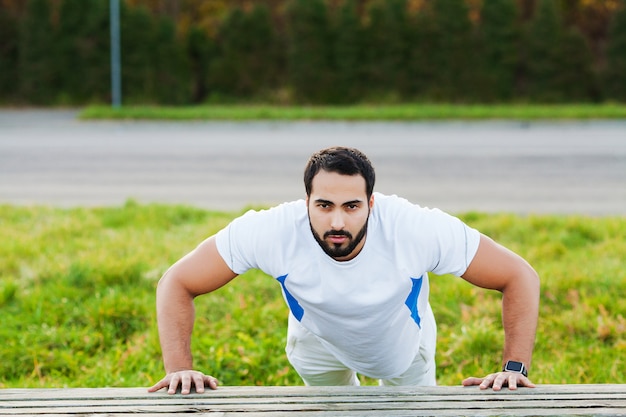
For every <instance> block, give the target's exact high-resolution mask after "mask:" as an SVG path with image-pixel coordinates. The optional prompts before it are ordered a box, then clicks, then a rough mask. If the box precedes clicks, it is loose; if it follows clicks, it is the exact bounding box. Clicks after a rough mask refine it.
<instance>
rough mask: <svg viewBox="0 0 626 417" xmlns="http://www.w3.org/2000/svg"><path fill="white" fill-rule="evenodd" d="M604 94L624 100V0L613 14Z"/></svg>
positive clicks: (625, 6) (625, 89)
mask: <svg viewBox="0 0 626 417" xmlns="http://www.w3.org/2000/svg"><path fill="white" fill-rule="evenodd" d="M605 90H606V96H607V97H609V98H611V99H614V100H619V101H623V102H626V1H624V0H622V1H621V7H620V9H619V10H618V11H617V13H615V15H614V16H613V19H612V20H611V25H610V26H609V38H608V48H607V72H606V81H605Z"/></svg>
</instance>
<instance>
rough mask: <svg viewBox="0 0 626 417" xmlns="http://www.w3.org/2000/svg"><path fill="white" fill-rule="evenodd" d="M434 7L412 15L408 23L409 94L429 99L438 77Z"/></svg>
mask: <svg viewBox="0 0 626 417" xmlns="http://www.w3.org/2000/svg"><path fill="white" fill-rule="evenodd" d="M434 21H435V19H434V12H433V10H432V8H425V9H423V10H421V11H419V12H418V13H416V14H415V15H413V16H411V17H410V20H409V24H408V29H407V30H408V34H407V39H408V47H407V49H408V51H407V54H408V56H407V60H408V62H407V71H408V77H409V82H408V90H407V92H406V93H407V94H406V95H407V96H411V97H415V98H418V99H422V100H428V99H430V98H431V94H433V90H434V89H433V84H434V83H433V81H434V80H435V79H436V78H437V76H436V74H437V71H438V68H437V66H436V65H437V60H436V59H435V55H436V49H437V45H436V44H435V43H434V42H433V39H437V35H436V27H435V24H434Z"/></svg>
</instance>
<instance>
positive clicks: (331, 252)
mask: <svg viewBox="0 0 626 417" xmlns="http://www.w3.org/2000/svg"><path fill="white" fill-rule="evenodd" d="M368 222H369V216H368V219H367V221H366V222H365V224H364V225H363V227H362V228H361V230H359V232H358V233H357V234H356V237H355V238H353V237H352V233H350V232H348V231H347V230H329V231H327V232H326V233H324V237H323V238H322V237H320V235H319V234H318V233H317V232H316V231H315V230H314V229H313V225H312V224H311V221H310V220H309V226H310V227H311V232H312V233H313V237H314V238H315V240H316V241H317V243H318V244H319V245H320V247H321V248H322V250H323V251H324V252H325V253H326V255H328V256H330V257H331V258H334V259H337V258H345V257H346V256H348V255H350V254H351V253H352V252H353V251H354V249H356V247H357V246H358V245H359V243H361V241H362V240H363V238H365V234H366V233H367V224H368ZM328 236H345V237H347V238H348V242H347V244H346V245H345V246H344V245H342V244H337V243H328V242H326V240H325V239H326V238H327V237H328Z"/></svg>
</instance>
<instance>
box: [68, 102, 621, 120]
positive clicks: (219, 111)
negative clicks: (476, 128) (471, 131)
mask: <svg viewBox="0 0 626 417" xmlns="http://www.w3.org/2000/svg"><path fill="white" fill-rule="evenodd" d="M80 117H81V118H82V119H128V120H139V119H144V120H233V121H243V120H286V121H289V120H349V121H367V120H389V121H418V120H489V119H505V120H526V121H529V120H590V119H626V105H624V104H567V105H521V104H519V105H513V104H512V105H452V104H398V105H380V106H378V105H354V106H277V105H256V104H251V105H203V106H193V107H157V106H154V107H150V106H123V107H121V108H118V109H114V108H112V107H110V106H91V107H88V108H86V109H85V110H83V111H82V112H81V114H80Z"/></svg>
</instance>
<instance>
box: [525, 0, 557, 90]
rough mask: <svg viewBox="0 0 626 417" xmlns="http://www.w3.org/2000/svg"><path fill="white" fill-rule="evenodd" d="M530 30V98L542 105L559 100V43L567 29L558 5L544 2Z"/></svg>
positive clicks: (552, 0) (528, 38) (527, 41)
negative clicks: (563, 26)
mask: <svg viewBox="0 0 626 417" xmlns="http://www.w3.org/2000/svg"><path fill="white" fill-rule="evenodd" d="M527 29H528V30H527V32H526V42H525V43H526V47H527V51H528V55H527V56H526V60H527V62H526V65H527V76H528V79H527V81H528V85H527V88H528V95H529V97H530V98H531V99H532V100H535V101H539V102H555V101H559V100H561V99H562V92H561V91H560V86H559V85H558V78H559V67H560V64H559V58H560V57H559V43H560V41H561V39H562V31H563V29H562V22H561V16H560V11H559V9H558V5H557V2H555V1H554V0H540V1H539V3H538V7H537V10H536V12H535V16H534V17H533V19H532V21H531V22H530V24H529V26H528V28H527Z"/></svg>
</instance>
